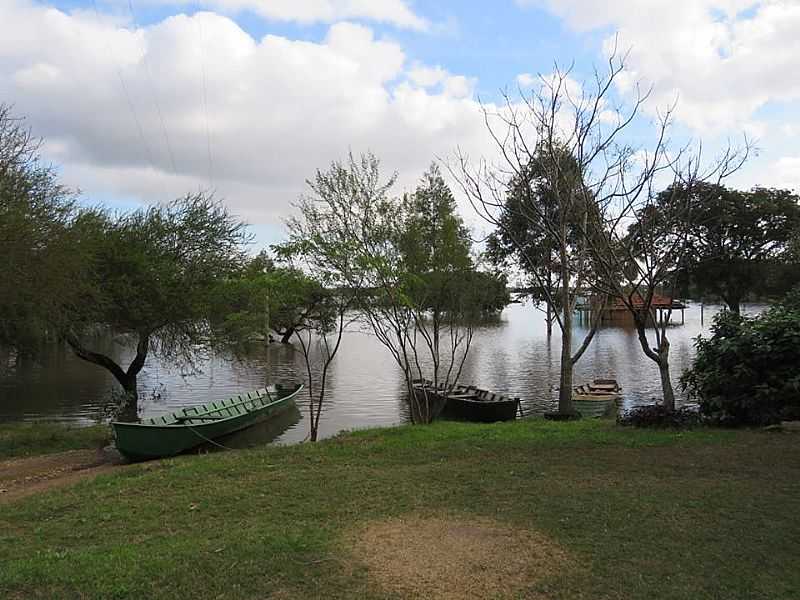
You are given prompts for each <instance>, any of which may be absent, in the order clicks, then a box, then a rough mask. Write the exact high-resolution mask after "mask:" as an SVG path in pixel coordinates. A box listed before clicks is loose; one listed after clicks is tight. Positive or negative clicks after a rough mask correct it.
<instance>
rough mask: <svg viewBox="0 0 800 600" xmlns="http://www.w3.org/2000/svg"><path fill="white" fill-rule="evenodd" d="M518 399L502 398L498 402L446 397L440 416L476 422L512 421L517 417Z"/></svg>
mask: <svg viewBox="0 0 800 600" xmlns="http://www.w3.org/2000/svg"><path fill="white" fill-rule="evenodd" d="M518 407H519V400H502V401H500V402H482V401H479V400H464V399H460V398H447V402H446V403H445V406H444V410H443V411H442V416H443V417H445V418H448V419H455V420H458V421H473V422H476V423H495V422H497V421H513V420H514V419H516V418H517V411H518V410H519V408H518Z"/></svg>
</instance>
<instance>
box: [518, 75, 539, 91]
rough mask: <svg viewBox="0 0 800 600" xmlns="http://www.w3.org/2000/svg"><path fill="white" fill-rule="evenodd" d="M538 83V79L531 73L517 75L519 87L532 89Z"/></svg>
mask: <svg viewBox="0 0 800 600" xmlns="http://www.w3.org/2000/svg"><path fill="white" fill-rule="evenodd" d="M537 81H538V77H536V76H535V75H531V74H530V73H520V74H519V75H517V85H519V86H520V87H521V88H531V87H533V86H534V85H535V84H536V82H537Z"/></svg>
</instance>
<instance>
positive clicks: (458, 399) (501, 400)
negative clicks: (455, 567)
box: [413, 379, 520, 423]
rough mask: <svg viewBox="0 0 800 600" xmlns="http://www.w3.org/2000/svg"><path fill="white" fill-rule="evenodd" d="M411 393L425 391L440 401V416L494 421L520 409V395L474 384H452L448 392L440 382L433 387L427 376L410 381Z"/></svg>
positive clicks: (513, 415) (512, 415)
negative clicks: (496, 392) (503, 392)
mask: <svg viewBox="0 0 800 600" xmlns="http://www.w3.org/2000/svg"><path fill="white" fill-rule="evenodd" d="M413 386H414V393H415V394H416V395H418V396H421V395H424V394H428V397H429V398H430V397H432V398H433V399H434V400H435V401H438V402H439V403H440V404H443V406H442V407H441V412H440V413H439V414H440V416H442V417H444V418H449V419H456V420H460V421H474V422H478V423H494V422H496V421H513V420H514V419H516V418H517V413H518V412H519V402H520V400H519V398H509V397H507V396H503V395H501V394H495V393H492V392H490V391H488V390H483V389H480V388H477V387H475V386H474V385H469V386H464V385H455V386H453V388H452V389H451V390H450V391H449V392H448V390H447V389H445V388H444V387H443V386H442V385H440V386H439V387H434V385H433V382H432V381H430V380H427V379H417V380H415V381H414V382H413Z"/></svg>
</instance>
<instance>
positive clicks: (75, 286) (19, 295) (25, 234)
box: [0, 104, 90, 353]
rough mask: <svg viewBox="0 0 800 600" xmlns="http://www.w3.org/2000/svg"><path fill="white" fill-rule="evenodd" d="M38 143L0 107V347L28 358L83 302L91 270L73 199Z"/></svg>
mask: <svg viewBox="0 0 800 600" xmlns="http://www.w3.org/2000/svg"><path fill="white" fill-rule="evenodd" d="M39 146H40V140H38V139H36V138H34V137H33V136H32V134H31V132H30V129H29V128H27V127H26V125H25V122H24V121H23V120H22V119H19V118H17V117H15V116H14V115H13V113H12V112H11V109H10V107H9V106H7V105H3V104H0V281H2V285H1V286H0V345H2V346H5V347H6V348H14V349H16V350H18V351H21V352H24V353H33V352H35V350H36V349H37V347H38V346H39V344H40V343H41V342H42V341H44V340H45V339H46V338H48V337H50V338H52V334H53V332H54V328H55V327H56V326H58V324H59V323H60V321H61V319H62V318H63V317H64V312H65V309H68V308H69V307H70V306H72V305H74V304H76V303H77V302H78V299H79V298H80V297H82V296H84V295H85V293H86V289H85V284H86V280H87V279H86V274H87V270H88V268H89V266H90V263H89V261H88V260H87V257H86V256H85V252H84V247H83V246H81V245H80V244H79V243H78V240H77V239H76V234H77V232H78V230H79V227H78V226H77V225H76V219H77V218H78V215H79V214H80V213H79V211H78V210H77V209H76V207H75V201H74V197H73V195H72V194H71V193H70V192H69V190H67V189H66V188H64V187H63V186H61V185H60V184H59V183H58V179H57V176H56V173H55V171H54V170H53V169H52V168H51V167H49V166H47V165H45V164H44V163H43V162H42V161H41V158H40V156H39Z"/></svg>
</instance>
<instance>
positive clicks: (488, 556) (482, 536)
mask: <svg viewBox="0 0 800 600" xmlns="http://www.w3.org/2000/svg"><path fill="white" fill-rule="evenodd" d="M352 547H353V553H354V555H355V557H356V558H357V559H358V560H359V561H360V562H362V563H363V564H365V565H366V566H367V569H368V572H369V576H370V578H371V579H373V581H374V582H375V583H377V584H378V585H379V586H380V587H381V588H382V589H384V590H385V591H388V592H394V593H396V594H399V595H400V596H401V597H406V598H429V599H441V600H451V599H452V600H455V599H461V598H511V597H516V596H517V595H523V596H524V597H525V598H539V597H541V598H544V597H546V595H545V594H537V593H536V590H535V586H536V584H537V583H539V582H541V581H542V580H544V579H545V578H547V577H549V576H551V575H553V574H555V573H557V572H558V571H559V570H561V569H562V568H564V566H565V564H566V562H567V554H566V552H565V551H564V550H563V549H562V548H561V547H560V546H559V545H558V544H556V543H555V542H554V541H553V540H551V539H550V538H548V537H547V536H545V535H543V534H541V533H539V532H536V531H531V530H528V529H512V528H510V527H508V526H505V525H502V524H500V523H498V522H497V521H493V520H491V519H481V518H473V517H469V518H455V517H417V516H413V517H407V518H403V519H390V520H386V521H378V522H373V523H369V524H368V525H366V526H365V527H362V528H361V529H359V530H358V531H357V532H355V533H354V534H353V535H352Z"/></svg>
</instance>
